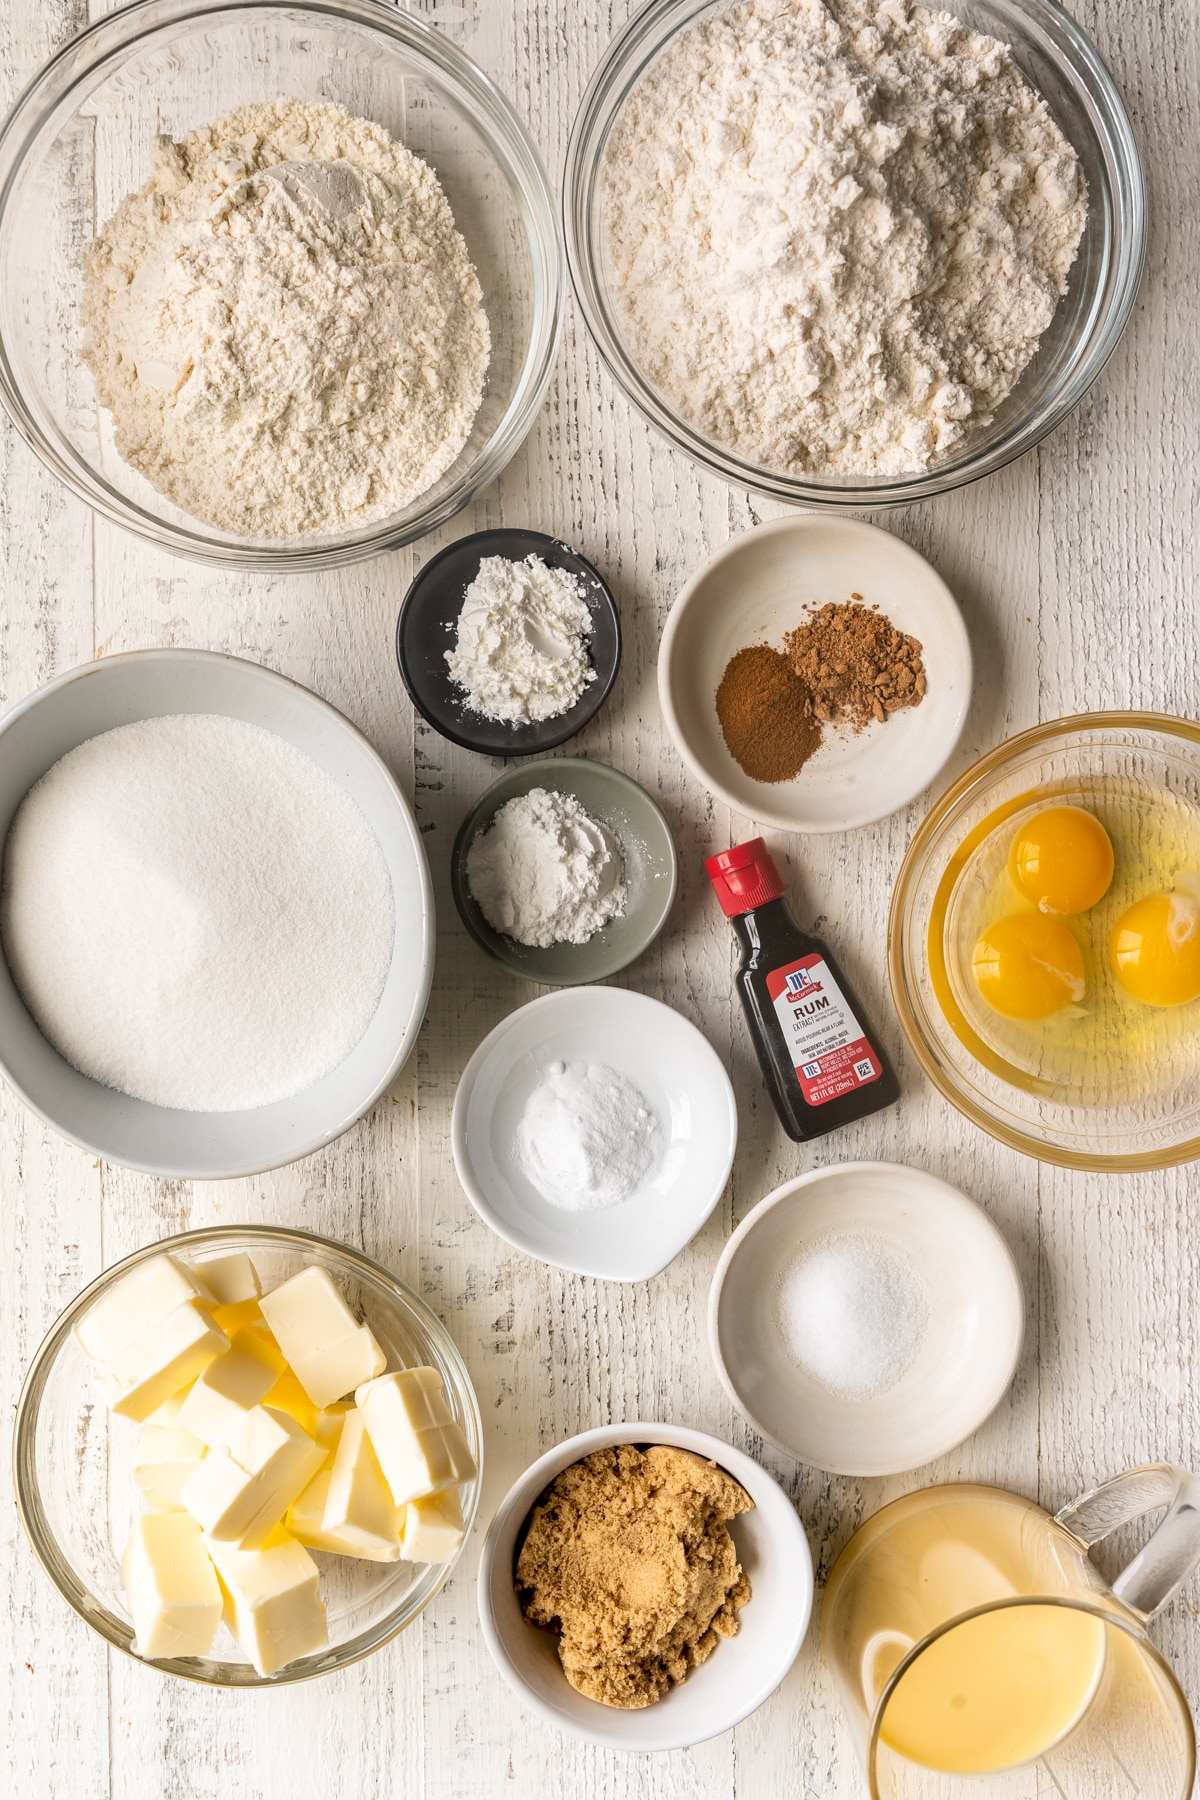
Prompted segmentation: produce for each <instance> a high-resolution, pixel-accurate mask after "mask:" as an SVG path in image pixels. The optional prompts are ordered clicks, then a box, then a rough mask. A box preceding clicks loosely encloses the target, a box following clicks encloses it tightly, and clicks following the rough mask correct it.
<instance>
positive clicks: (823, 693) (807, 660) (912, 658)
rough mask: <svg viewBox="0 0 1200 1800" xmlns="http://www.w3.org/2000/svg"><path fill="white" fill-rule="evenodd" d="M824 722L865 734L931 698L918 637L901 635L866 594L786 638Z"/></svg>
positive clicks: (835, 607) (815, 618)
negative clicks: (867, 728)
mask: <svg viewBox="0 0 1200 1800" xmlns="http://www.w3.org/2000/svg"><path fill="white" fill-rule="evenodd" d="M783 645H784V649H785V651H786V652H787V655H788V657H789V659H790V662H791V666H792V669H793V670H794V672H795V674H796V676H797V677H798V679H799V680H800V681H802V682H803V683H804V685H805V686H806V687H807V688H808V691H809V693H810V694H811V695H812V707H813V712H814V714H815V715H816V717H817V718H818V719H821V720H826V721H828V722H830V723H833V722H835V721H836V722H839V723H844V724H847V725H849V726H850V728H851V730H853V731H861V730H862V729H863V727H864V726H866V725H869V724H870V723H871V720H872V719H878V720H880V721H881V722H882V721H883V720H884V719H886V718H887V716H888V714H889V713H893V712H897V711H898V710H899V709H900V708H901V707H902V706H919V705H920V703H921V701H922V700H923V699H924V696H925V665H924V663H923V662H922V661H921V645H920V643H919V642H918V640H917V639H916V638H915V637H907V636H905V634H904V633H903V632H900V631H897V630H896V627H895V626H894V625H893V624H892V622H891V620H890V619H889V618H886V617H885V616H884V614H883V613H881V612H880V610H879V608H878V607H877V606H864V605H863V604H862V595H861V594H852V595H851V596H850V599H849V600H848V601H843V602H842V603H840V604H832V603H831V604H830V605H828V606H822V607H821V608H820V609H819V610H818V611H817V612H815V613H813V614H812V615H811V617H810V618H808V619H806V620H805V622H804V624H803V625H801V626H800V627H799V628H798V629H797V630H796V631H789V632H788V633H787V634H786V636H785V637H784V640H783Z"/></svg>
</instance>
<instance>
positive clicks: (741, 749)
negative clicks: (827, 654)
mask: <svg viewBox="0 0 1200 1800" xmlns="http://www.w3.org/2000/svg"><path fill="white" fill-rule="evenodd" d="M717 718H718V719H719V720H720V723H721V730H722V732H723V734H724V737H725V742H726V744H727V745H728V747H729V753H730V755H731V756H732V757H733V758H734V760H735V762H737V763H738V765H739V767H740V768H741V769H742V770H743V772H744V773H745V774H747V775H749V776H750V778H751V780H753V781H790V780H791V779H792V777H793V776H794V775H798V774H799V773H800V770H801V769H802V768H803V767H804V764H805V763H806V762H807V761H808V759H809V757H810V756H811V755H812V753H813V751H814V750H815V749H816V748H817V746H818V744H819V743H820V742H821V727H820V725H819V723H818V722H817V720H816V719H815V718H814V717H813V710H812V700H811V698H810V695H809V691H808V688H807V687H806V686H805V684H804V682H803V681H801V679H800V677H799V676H798V675H797V674H796V672H795V670H794V669H793V667H792V665H791V662H790V661H789V659H788V658H787V657H786V656H785V655H784V654H783V652H782V650H772V648H771V646H770V645H769V644H748V645H747V646H746V648H745V649H744V650H739V651H737V653H736V654H735V655H733V656H731V657H730V659H729V661H728V663H727V664H726V665H725V673H724V674H723V675H722V677H721V685H720V686H719V687H718V689H717Z"/></svg>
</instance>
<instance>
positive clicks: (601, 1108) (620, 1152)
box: [514, 1062, 663, 1212]
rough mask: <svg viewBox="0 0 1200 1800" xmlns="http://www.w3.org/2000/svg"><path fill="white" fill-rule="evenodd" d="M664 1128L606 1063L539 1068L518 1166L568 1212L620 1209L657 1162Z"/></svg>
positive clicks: (524, 1118) (521, 1132)
mask: <svg viewBox="0 0 1200 1800" xmlns="http://www.w3.org/2000/svg"><path fill="white" fill-rule="evenodd" d="M662 1136H663V1132H662V1121H661V1120H660V1119H659V1117H658V1114H657V1113H656V1112H655V1111H654V1109H653V1107H652V1106H651V1105H650V1102H649V1101H648V1100H647V1099H646V1096H645V1095H644V1094H643V1093H642V1091H641V1089H640V1088H638V1087H635V1086H634V1084H633V1082H632V1081H630V1080H628V1079H627V1077H626V1076H624V1075H622V1074H621V1073H620V1072H619V1070H617V1069H610V1068H609V1067H608V1065H607V1063H564V1062H554V1063H550V1064H548V1065H547V1067H546V1068H545V1069H543V1071H542V1073H541V1076H540V1078H539V1080H538V1084H537V1086H536V1087H535V1088H534V1090H533V1092H532V1093H531V1094H530V1096H529V1098H528V1100H527V1101H526V1102H525V1110H524V1112H523V1113H522V1114H521V1119H520V1123H519V1124H518V1126H517V1134H516V1144H515V1146H514V1149H515V1151H516V1159H517V1165H518V1167H519V1168H520V1169H521V1170H522V1172H523V1173H524V1174H525V1176H526V1177H527V1178H528V1180H530V1181H531V1182H532V1183H533V1185H534V1187H535V1188H537V1190H538V1192H539V1193H540V1194H541V1195H542V1197H543V1199H546V1200H549V1202H550V1204H551V1205H552V1206H559V1207H562V1208H563V1209H564V1211H566V1212H590V1211H591V1210H593V1209H594V1208H596V1207H601V1206H619V1205H620V1203H621V1201H622V1200H628V1198H629V1196H630V1195H631V1194H632V1193H634V1192H635V1190H636V1189H637V1188H639V1187H641V1186H642V1184H643V1182H644V1181H645V1180H646V1178H647V1177H648V1176H649V1175H650V1174H651V1172H652V1170H653V1169H654V1168H655V1166H656V1165H657V1163H658V1162H659V1160H660V1158H661V1156H662Z"/></svg>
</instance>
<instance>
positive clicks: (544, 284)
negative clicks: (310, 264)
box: [0, 0, 566, 572]
mask: <svg viewBox="0 0 1200 1800" xmlns="http://www.w3.org/2000/svg"><path fill="white" fill-rule="evenodd" d="M255 12H261V13H272V12H274V13H287V12H297V13H301V14H311V15H315V16H316V17H318V18H322V19H326V20H328V21H330V22H331V23H332V24H333V25H334V26H335V27H336V26H337V25H338V24H340V23H344V24H346V25H352V26H353V25H357V26H361V27H363V28H365V29H367V30H368V31H370V32H372V33H373V34H374V35H375V36H376V37H382V38H386V39H389V40H390V41H391V42H392V44H393V45H395V46H397V47H398V48H399V49H400V50H401V51H408V52H409V53H410V54H412V55H414V56H415V57H416V58H417V59H418V60H421V61H424V62H425V63H426V64H428V65H429V66H431V67H432V69H433V70H434V71H435V72H436V74H437V75H439V76H440V77H441V78H442V79H443V80H444V81H445V83H446V86H447V88H448V89H449V91H451V92H456V91H457V92H460V93H465V94H466V96H467V97H468V98H469V99H470V100H471V101H472V102H473V103H474V104H475V105H476V106H477V107H478V109H479V112H480V113H481V114H482V115H483V117H484V118H485V119H486V121H487V123H488V126H489V128H490V130H491V131H492V132H494V134H495V135H496V137H497V139H498V141H499V143H500V145H501V146H502V148H503V150H504V152H505V158H504V159H500V160H499V161H498V166H499V168H500V170H501V173H502V174H503V175H504V178H505V180H506V182H507V183H508V185H509V187H510V189H511V190H512V191H513V193H514V194H515V195H516V196H517V197H518V200H519V210H520V211H521V213H522V214H523V215H524V223H525V227H526V231H525V237H526V242H527V243H528V245H529V249H530V255H531V261H532V265H533V268H532V279H533V295H534V298H533V302H532V307H531V310H532V327H531V331H530V341H529V344H528V347H527V349H526V352H525V355H524V359H523V362H522V366H521V368H520V370H519V372H518V375H517V378H516V382H515V386H514V391H513V394H512V396H511V398H510V399H509V402H508V404H507V406H506V407H505V410H504V412H503V414H502V415H501V417H500V419H499V421H498V423H497V425H496V427H495V429H494V430H493V431H492V433H491V435H490V437H489V438H488V439H487V441H486V442H485V443H484V444H483V445H482V446H481V448H480V450H479V453H478V455H477V456H476V457H475V458H474V460H473V461H472V462H471V463H470V465H469V466H468V467H467V468H466V469H464V470H463V472H462V473H461V475H460V476H459V477H458V478H457V479H456V480H455V482H454V483H453V485H452V486H451V487H450V488H448V489H447V491H446V492H445V493H444V494H443V495H442V496H441V497H440V499H438V500H437V502H436V503H435V504H433V505H430V506H428V507H426V508H424V509H422V510H420V511H419V512H418V513H417V514H416V515H415V516H414V517H413V518H411V519H409V520H408V521H407V522H405V523H401V524H396V523H394V522H390V521H389V520H387V519H383V520H380V521H379V522H378V523H377V524H376V525H375V526H374V527H370V526H366V527H361V528H360V530H361V531H362V532H363V533H364V535H363V536H360V537H342V538H340V539H339V538H338V537H337V536H336V535H333V534H331V535H326V536H324V537H322V538H320V539H319V540H317V541H314V542H308V541H307V540H306V539H304V538H299V539H297V540H296V542H295V544H294V545H290V544H288V543H287V541H286V540H284V539H277V540H272V541H268V542H266V543H264V544H262V545H256V544H254V543H252V542H249V541H247V542H246V543H238V542H236V541H233V540H232V539H230V540H229V541H226V540H224V539H220V538H214V537H209V536H207V535H206V533H207V532H208V531H209V530H211V529H212V528H211V527H209V526H207V525H206V524H205V523H204V521H202V520H196V521H194V522H192V523H191V524H188V525H181V524H175V523H172V522H169V521H168V520H166V519H164V518H162V517H160V516H159V515H157V514H156V513H153V512H151V511H149V510H148V509H147V508H146V507H144V506H142V505H140V504H138V503H137V502H135V501H132V500H130V499H128V498H126V497H125V496H123V495H121V494H120V493H119V492H118V490H116V489H115V488H113V487H111V485H110V484H109V483H108V482H107V481H106V480H105V479H103V478H102V476H101V475H100V474H99V472H98V470H97V469H95V468H93V467H92V465H91V463H90V461H89V460H88V459H87V458H84V457H82V456H79V457H78V458H77V462H78V465H79V466H78V467H77V466H76V462H75V461H72V460H70V459H68V458H67V457H66V456H65V455H64V454H63V453H62V452H61V450H60V449H59V447H58V445H57V444H55V443H53V442H52V441H51V440H50V439H49V438H48V437H47V436H46V435H45V433H44V432H43V431H42V428H41V426H40V424H39V423H38V421H37V419H36V418H35V417H34V415H33V412H32V410H31V409H30V407H29V406H28V404H27V403H26V400H25V397H24V392H23V387H22V383H21V382H20V381H19V380H18V379H17V377H16V375H15V373H14V365H13V361H12V358H11V355H10V349H9V344H8V342H6V341H5V339H4V337H3V336H2V335H0V404H2V405H3V408H4V411H5V412H6V413H7V415H8V417H9V418H10V419H11V421H12V423H13V425H14V427H15V428H16V430H17V432H18V434H19V436H20V437H21V438H22V440H23V441H24V442H25V444H27V445H28V447H29V448H30V450H32V451H33V453H34V454H35V456H37V457H38V459H39V461H41V462H42V463H43V464H44V465H45V466H46V467H47V468H48V469H50V471H51V472H52V473H53V474H54V475H56V476H57V477H58V479H59V480H60V481H61V482H62V483H63V485H64V486H65V487H66V488H67V489H68V490H69V491H70V492H71V493H72V494H74V495H75V496H76V497H77V498H78V499H80V500H82V501H83V502H84V503H85V504H86V505H87V506H88V507H89V508H90V509H91V510H92V511H93V512H94V513H96V514H98V515H99V516H100V517H101V518H104V519H107V520H109V521H110V522H111V523H113V524H115V525H119V526H120V527H122V529H124V530H126V531H131V532H133V533H134V534H135V535H136V536H138V537H141V538H144V539H147V540H148V541H149V542H151V543H155V544H158V545H160V546H162V547H164V548H166V549H167V550H169V551H171V552H172V553H173V554H176V555H179V556H182V557H184V558H185V559H187V560H190V561H193V562H200V563H206V564H211V565H216V566H220V567H228V568H248V569H261V570H265V571H279V572H286V571H289V570H297V569H300V570H308V569H333V568H345V567H348V566H349V565H351V564H353V563H356V562H361V561H365V560H366V559H367V558H369V557H373V556H378V555H381V554H383V553H384V552H385V551H389V550H397V549H400V548H402V547H403V546H404V545H406V544H411V543H413V542H415V541H416V540H417V539H418V538H421V537H424V536H425V535H426V534H427V533H428V532H430V531H434V530H436V529H438V527H440V526H442V525H444V524H445V523H446V522H447V521H448V520H449V519H451V518H453V517H454V515H455V514H456V513H458V512H460V511H461V510H462V509H463V508H464V507H465V506H467V505H469V504H470V502H471V501H472V500H473V499H474V498H475V497H476V495H477V494H478V493H480V492H481V491H482V489H483V488H485V487H487V486H488V484H489V483H490V482H492V481H494V480H495V479H496V477H497V476H498V475H499V474H500V473H501V472H502V471H503V469H504V468H505V467H506V466H507V465H508V463H509V461H510V460H511V458H512V457H513V456H514V455H515V454H516V452H517V450H518V449H519V448H520V446H521V444H522V443H523V442H524V440H525V438H526V437H527V436H528V434H529V432H530V430H531V429H532V426H533V423H534V420H535V419H536V417H537V415H538V413H539V412H540V410H541V407H542V403H543V401H544V400H545V397H546V391H547V389H548V387H549V385H550V379H551V376H552V375H553V373H554V364H555V360H556V358H557V355H558V347H559V341H560V338H561V335H562V326H563V303H564V296H565V289H566V263H565V255H564V246H563V239H562V232H561V228H560V226H559V219H558V209H557V206H556V204H555V196H554V191H553V188H552V186H551V183H550V179H549V177H548V175H547V173H546V169H545V166H544V164H543V162H542V159H541V155H540V153H539V151H538V149H537V146H536V144H535V142H534V140H533V137H532V135H531V133H530V132H529V130H528V129H527V127H526V126H525V125H524V124H523V122H522V121H521V119H520V117H519V116H518V114H517V112H516V110H515V108H514V107H513V106H512V105H511V103H510V102H509V101H508V100H507V99H506V98H505V96H504V95H503V94H502V93H501V91H500V89H499V88H498V87H497V86H496V85H495V83H494V82H493V81H492V80H491V78H490V77H489V76H488V75H486V74H485V73H484V71H483V70H482V69H480V68H479V67H478V66H477V65H476V64H475V63H474V62H473V61H472V60H471V58H470V57H469V56H468V55H467V54H466V52H465V51H463V50H461V49H460V48H459V47H458V45H457V44H455V43H453V42H452V41H451V40H450V39H449V38H447V37H445V36H444V35H443V34H442V33H441V32H439V31H437V30H435V29H434V27H433V26H431V25H427V24H426V23H425V22H424V21H423V20H422V19H420V18H417V17H415V16H414V15H413V14H411V13H407V12H403V11H400V10H398V9H397V8H395V7H392V6H388V5H386V4H384V0H128V4H126V5H122V6H119V7H118V8H117V10H116V11H114V12H109V13H106V14H103V15H102V16H101V17H99V18H97V19H94V20H92V22H91V23H90V24H88V25H86V26H84V28H83V29H82V30H81V31H79V32H77V33H76V34H75V36H74V37H71V38H69V39H68V40H67V41H66V43H64V44H62V45H60V46H59V48H58V49H57V50H56V51H55V52H54V53H53V54H52V55H51V56H50V57H49V58H47V60H46V61H45V62H44V63H43V64H42V66H41V68H40V69H38V70H37V72H36V73H35V74H34V75H33V77H32V78H31V80H30V81H29V82H27V83H26V85H25V87H24V88H22V90H21V91H20V93H19V94H18V95H17V97H16V99H15V100H14V101H13V103H12V106H11V107H10V109H9V110H8V112H7V114H6V115H4V116H3V119H2V122H0V232H3V230H4V229H5V225H6V222H7V216H8V209H9V205H10V202H11V200H12V197H13V192H14V187H15V184H16V181H17V178H18V176H19V174H20V172H21V171H22V170H23V169H24V167H25V166H26V164H27V163H28V161H29V159H30V157H31V156H32V155H33V153H34V151H35V150H36V148H37V147H38V144H39V142H40V139H41V133H42V129H43V127H44V125H45V123H46V120H47V119H48V118H49V117H50V116H51V114H52V113H53V112H55V111H56V110H58V109H60V108H61V107H62V106H63V104H64V103H65V102H66V101H67V100H68V99H69V98H70V97H71V96H72V95H73V94H75V93H77V92H79V91H81V90H82V91H83V92H86V91H87V90H88V88H89V84H90V83H91V82H92V80H93V78H94V76H95V75H96V72H97V70H98V69H100V68H101V67H103V65H104V64H105V63H107V62H108V61H109V60H110V59H111V58H113V57H114V56H119V55H121V54H123V53H126V52H129V51H131V50H134V49H136V47H137V46H138V45H139V44H141V43H142V42H143V41H146V40H151V39H153V38H157V37H161V36H162V35H164V34H166V33H169V32H170V31H171V30H173V29H176V30H177V29H179V28H181V27H183V26H186V25H188V24H190V23H191V22H193V21H195V20H198V19H204V18H206V17H208V16H210V15H217V14H222V13H223V14H228V15H230V16H234V15H239V14H247V13H255ZM487 149H488V154H489V156H490V157H491V158H492V159H493V161H495V160H497V159H496V157H495V150H494V148H493V146H492V144H491V143H488V145H487ZM431 166H432V165H431ZM434 172H435V174H436V169H435V171H434ZM417 500H418V502H419V500H420V496H418V497H417Z"/></svg>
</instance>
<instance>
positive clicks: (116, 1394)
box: [95, 1301, 229, 1421]
mask: <svg viewBox="0 0 1200 1800" xmlns="http://www.w3.org/2000/svg"><path fill="white" fill-rule="evenodd" d="M228 1348H229V1339H228V1338H227V1337H226V1336H225V1333H224V1332H223V1331H221V1330H219V1329H218V1328H217V1326H216V1325H214V1324H213V1322H212V1317H211V1315H210V1314H209V1313H208V1312H207V1311H206V1310H205V1308H204V1307H202V1306H201V1305H199V1304H198V1303H197V1302H196V1301H187V1302H185V1304H184V1305H183V1306H177V1307H176V1308H175V1310H174V1312H170V1313H167V1314H166V1316H165V1317H164V1318H160V1319H156V1320H155V1321H154V1322H153V1323H152V1324H150V1325H148V1326H147V1328H146V1330H145V1331H144V1332H143V1333H142V1334H141V1335H140V1336H139V1337H136V1338H134V1339H133V1340H132V1341H131V1342H130V1343H128V1344H126V1346H125V1348H124V1349H123V1350H121V1351H120V1352H119V1354H118V1355H116V1356H115V1357H114V1358H113V1359H112V1361H111V1362H110V1363H109V1364H108V1366H107V1367H106V1368H104V1369H102V1370H101V1371H100V1373H99V1374H98V1375H97V1376H96V1378H95V1381H96V1386H97V1387H98V1388H99V1389H100V1392H101V1393H102V1394H103V1395H104V1397H105V1399H106V1400H107V1401H108V1404H109V1406H110V1407H111V1408H112V1410H113V1411H114V1412H116V1413H120V1414H122V1416H123V1417H125V1418H127V1419H137V1420H139V1421H140V1420H144V1419H148V1418H149V1416H150V1414H151V1413H152V1412H154V1411H156V1410H157V1408H158V1407H160V1406H161V1405H162V1404H163V1402H164V1401H165V1400H169V1399H170V1397H171V1395H172V1394H176V1393H178V1392H179V1389H180V1388H182V1387H186V1386H187V1385H188V1383H189V1382H192V1381H195V1379H196V1377H197V1376H198V1375H199V1374H201V1373H202V1371H203V1370H204V1369H206V1368H207V1367H208V1365H209V1363H210V1362H212V1361H213V1359H214V1358H215V1357H217V1356H220V1354H221V1353H222V1351H224V1350H228Z"/></svg>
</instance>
